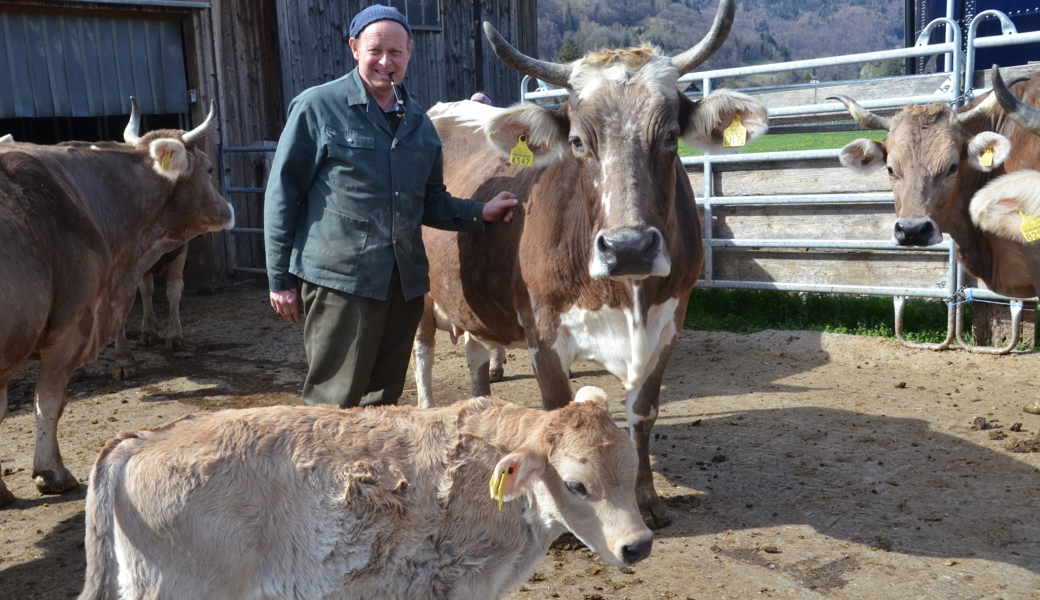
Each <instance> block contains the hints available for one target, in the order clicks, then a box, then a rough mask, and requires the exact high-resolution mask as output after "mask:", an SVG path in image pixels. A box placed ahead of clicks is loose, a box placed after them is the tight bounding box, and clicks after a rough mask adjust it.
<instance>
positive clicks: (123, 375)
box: [112, 359, 137, 381]
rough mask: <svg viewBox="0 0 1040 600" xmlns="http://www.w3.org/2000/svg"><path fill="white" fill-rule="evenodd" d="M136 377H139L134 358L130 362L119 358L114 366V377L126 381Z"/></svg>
mask: <svg viewBox="0 0 1040 600" xmlns="http://www.w3.org/2000/svg"><path fill="white" fill-rule="evenodd" d="M134 377H137V365H135V364H134V361H133V359H131V360H130V361H129V362H127V361H120V360H117V361H116V364H115V366H114V367H112V379H115V380H117V381H125V380H127V379H133V378H134Z"/></svg>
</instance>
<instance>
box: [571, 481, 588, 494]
mask: <svg viewBox="0 0 1040 600" xmlns="http://www.w3.org/2000/svg"><path fill="white" fill-rule="evenodd" d="M566 485H567V490H568V491H569V492H570V493H572V494H577V495H579V496H581V497H582V498H584V497H585V496H588V495H589V492H588V490H586V489H585V486H584V485H582V484H581V483H579V482H577V481H568V482H567V484H566Z"/></svg>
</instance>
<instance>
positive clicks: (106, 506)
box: [79, 433, 137, 600]
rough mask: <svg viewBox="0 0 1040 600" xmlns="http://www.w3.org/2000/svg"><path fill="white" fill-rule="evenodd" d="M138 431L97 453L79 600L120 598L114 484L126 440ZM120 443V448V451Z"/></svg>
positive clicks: (120, 472) (120, 471)
mask: <svg viewBox="0 0 1040 600" xmlns="http://www.w3.org/2000/svg"><path fill="white" fill-rule="evenodd" d="M136 438H137V434H134V433H124V434H122V435H120V436H119V437H116V438H114V439H111V440H109V441H108V442H107V443H106V444H105V446H104V448H102V449H101V453H100V454H99V455H98V459H97V461H96V462H95V463H94V468H93V469H92V470H91V472H90V487H89V488H87V507H86V517H87V518H86V521H87V522H86V530H87V532H86V541H85V546H86V554H87V576H86V581H85V582H84V584H83V592H82V593H80V595H79V600H116V599H117V598H119V582H118V576H119V566H118V564H117V562H116V548H115V538H116V536H115V500H116V486H117V485H118V483H119V480H120V479H121V478H122V475H123V469H124V468H125V466H126V461H127V459H128V458H129V457H130V456H131V453H130V452H127V450H129V448H127V446H129V445H130V444H126V443H124V442H126V441H127V440H129V439H136ZM120 444H123V451H119V450H120Z"/></svg>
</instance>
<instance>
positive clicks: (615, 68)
mask: <svg viewBox="0 0 1040 600" xmlns="http://www.w3.org/2000/svg"><path fill="white" fill-rule="evenodd" d="M733 12H734V3H733V1H732V0H723V1H722V2H721V4H720V7H719V12H718V14H717V15H716V18H715V22H714V23H713V25H712V27H711V29H710V31H709V32H708V34H707V36H706V37H705V38H704V40H702V41H701V42H700V43H699V44H697V45H696V46H695V47H694V48H692V49H690V50H688V51H687V52H685V53H683V54H681V55H679V56H676V57H672V58H669V57H667V56H660V55H658V54H657V53H656V51H654V50H653V49H651V48H648V47H643V48H634V49H627V50H612V51H603V52H600V53H596V54H592V55H590V56H586V57H585V58H583V59H581V60H579V61H577V62H575V63H572V64H569V65H561V64H556V63H547V62H542V61H538V60H535V59H532V58H530V57H527V56H524V55H523V54H521V53H520V52H518V51H517V50H516V49H515V48H513V47H512V46H510V45H509V44H508V43H507V42H506V41H505V40H503V39H502V37H501V36H500V35H499V34H498V32H497V31H495V29H494V28H493V27H491V25H490V24H487V23H485V25H484V30H485V33H486V34H487V36H488V39H489V40H490V41H491V45H492V47H493V48H494V50H495V53H496V54H497V55H498V56H499V58H501V59H502V61H503V62H505V63H506V64H507V65H509V66H511V67H512V68H514V69H516V70H518V71H520V72H521V73H524V74H527V75H531V76H532V77H537V78H538V79H541V80H543V81H547V82H549V83H552V84H554V85H558V86H565V87H567V88H568V89H569V90H570V91H571V95H570V99H569V100H568V101H567V102H566V103H565V104H564V105H563V106H562V107H561V108H560V109H558V110H550V109H547V108H544V107H541V106H538V105H536V104H532V103H528V104H522V105H516V106H513V107H511V108H508V109H505V110H499V109H495V108H492V107H488V106H485V105H482V104H479V103H476V102H469V101H463V102H460V103H455V104H449V105H438V106H435V107H433V108H432V109H431V110H430V116H431V117H432V118H433V122H434V125H435V126H436V127H437V131H438V133H439V134H440V137H441V140H442V142H443V145H444V173H445V183H446V184H447V186H448V189H450V190H452V193H454V194H458V195H462V196H468V197H472V198H477V199H488V198H490V197H491V190H493V189H496V188H500V189H508V190H511V191H512V192H514V193H515V194H516V195H517V196H518V197H519V198H520V203H521V205H520V210H519V211H518V215H517V217H516V219H515V220H514V222H513V224H512V225H511V226H510V227H500V228H495V229H494V230H492V231H491V232H490V233H488V234H483V235H482V234H465V233H463V234H454V233H440V232H438V231H435V230H433V229H424V230H423V241H424V243H425V244H426V247H427V254H428V255H429V257H430V279H431V291H430V294H431V297H432V298H433V300H434V302H435V303H436V307H437V311H438V313H440V314H443V315H444V318H445V319H446V321H448V322H450V323H454V324H456V325H458V326H459V327H461V328H462V329H463V330H465V331H467V332H468V333H469V334H470V335H471V336H473V337H474V338H476V339H477V340H479V341H480V343H481V344H485V345H487V346H489V347H490V346H494V345H499V346H506V347H515V346H522V347H527V348H528V350H529V352H530V354H531V362H532V364H533V366H534V371H535V377H536V378H537V381H538V387H539V390H540V392H541V397H542V406H543V407H544V408H546V409H555V408H559V407H561V406H564V405H566V404H567V403H568V402H570V400H571V396H572V392H571V386H570V381H569V378H568V370H569V367H570V365H571V364H572V363H573V362H574V361H575V360H592V361H595V362H597V363H599V364H601V365H603V366H604V368H606V369H607V370H608V371H610V372H611V373H613V374H614V375H615V376H616V377H618V378H619V379H620V380H621V381H622V383H623V384H624V386H625V389H626V390H628V397H627V414H628V423H629V428H630V434H631V436H632V438H633V439H634V440H635V442H636V447H637V448H638V449H639V477H638V479H637V487H636V494H637V498H638V500H639V506H640V508H641V509H642V510H643V514H644V518H645V519H646V520H647V522H648V523H650V524H651V525H652V526H662V525H665V524H667V523H668V516H667V513H666V511H665V509H664V506H663V504H662V502H661V500H660V498H658V496H657V492H656V491H655V489H654V483H653V474H652V472H651V470H650V452H649V445H650V430H651V428H652V427H653V424H654V422H655V420H656V419H657V409H658V402H659V399H660V393H661V380H662V377H663V375H664V370H665V367H666V366H667V364H668V358H669V357H670V356H671V353H672V350H673V348H674V347H675V343H676V340H677V339H678V333H679V330H680V329H681V328H682V324H683V319H684V316H685V314H686V304H687V302H688V300H689V294H690V291H691V289H692V288H693V285H694V283H696V281H697V278H698V275H699V274H700V270H701V263H702V261H703V258H704V249H703V245H702V230H701V222H700V218H699V217H698V214H697V206H696V204H695V202H694V195H693V190H692V188H691V187H690V181H689V176H688V175H687V174H686V171H685V169H684V168H683V165H682V163H681V161H680V160H679V155H678V152H677V148H678V141H679V139H680V138H682V139H684V140H685V141H686V142H687V143H688V144H691V145H695V146H702V147H703V146H707V147H714V148H721V146H722V139H723V134H724V131H725V130H726V129H727V128H728V127H730V126H731V123H732V122H733V121H734V117H735V116H739V117H740V119H741V121H742V122H743V125H744V126H745V127H746V128H747V129H748V130H750V132H751V135H752V136H753V135H757V134H760V133H762V132H764V130H765V121H766V111H765V108H764V107H763V106H762V105H761V104H760V103H758V102H756V101H755V100H753V99H751V98H750V97H748V96H745V95H743V94H738V93H734V92H729V91H719V92H715V93H713V94H711V95H709V96H708V97H707V98H705V99H703V100H701V101H698V102H693V101H691V100H689V99H688V98H686V96H684V95H683V94H681V93H679V92H678V91H677V89H676V80H677V79H678V78H679V76H681V75H683V74H684V73H687V72H689V71H691V70H693V69H694V68H695V67H696V66H697V65H699V64H701V63H702V62H703V61H704V60H706V59H707V58H708V57H709V56H711V54H712V53H713V52H714V51H715V50H716V49H717V48H718V47H719V46H721V45H722V43H723V41H724V40H725V38H726V35H727V33H728V32H729V29H730V26H731V25H732V23H733ZM520 140H523V141H524V143H525V144H526V146H527V147H529V148H530V150H531V152H532V154H533V160H532V161H531V162H532V163H533V166H531V167H523V166H517V165H515V164H510V162H509V160H508V157H509V156H510V153H511V150H512V149H513V148H514V147H517V146H518V145H519V141H520ZM496 153H499V154H501V156H502V157H504V158H499V157H498V156H496V155H495V154H496ZM432 340H433V338H432V333H431V332H430V331H429V329H428V328H427V329H426V330H420V332H419V334H418V336H417V348H418V349H420V350H421V349H422V348H421V347H422V346H425V345H429V344H432V343H433V341H432ZM417 354H418V353H417ZM417 362H418V361H417ZM474 362H476V361H474ZM480 362H482V363H486V362H487V359H486V358H485V359H484V360H483V361H480ZM421 377H428V375H424V374H422V373H418V374H417V378H421ZM483 391H486V390H477V391H476V393H477V394H479V393H481V392H483Z"/></svg>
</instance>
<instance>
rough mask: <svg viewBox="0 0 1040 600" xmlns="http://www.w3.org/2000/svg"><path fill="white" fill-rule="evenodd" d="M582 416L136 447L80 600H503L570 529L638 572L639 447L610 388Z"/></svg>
mask: <svg viewBox="0 0 1040 600" xmlns="http://www.w3.org/2000/svg"><path fill="white" fill-rule="evenodd" d="M576 400H577V402H575V403H572V404H570V405H568V406H566V407H564V408H561V409H560V410H556V411H553V412H544V411H540V410H534V409H529V408H523V407H520V406H516V405H514V404H511V403H508V402H503V401H500V400H495V399H491V398H475V399H472V400H467V401H463V402H460V403H458V404H455V405H453V406H449V407H444V408H436V409H430V410H418V409H415V408H412V407H380V408H364V409H352V410H339V409H332V408H313V407H302V406H293V407H290V406H278V407H270V408H258V409H246V410H227V411H222V412H216V413H208V414H196V415H189V416H187V417H185V418H182V419H180V420H178V421H175V422H173V423H170V424H169V425H166V426H163V427H160V428H157V429H151V430H142V431H138V432H135V433H128V434H123V435H121V436H120V437H118V438H116V439H114V440H111V441H109V442H108V443H107V444H106V445H105V447H104V448H103V449H102V450H101V454H100V456H98V459H97V462H96V463H95V465H94V470H93V471H92V473H91V483H90V488H89V490H88V492H87V509H86V511H87V517H86V519H87V524H86V531H87V533H86V553H87V574H86V585H85V587H84V591H83V593H82V594H81V595H80V600H100V599H103V598H116V597H121V598H145V597H147V598H163V599H164V600H176V599H181V598H183V599H185V600H187V599H192V600H195V599H199V598H214V599H215V598H220V599H222V600H238V599H246V598H250V599H252V598H292V599H297V600H304V599H319V598H321V599H333V598H336V599H349V598H357V599H362V598H363V599H365V600H372V599H375V598H397V599H401V600H405V599H408V600H415V599H423V598H430V599H432V598H474V599H476V598H480V599H485V598H487V599H492V598H501V597H502V596H504V595H505V594H506V593H508V592H509V591H511V590H514V589H516V588H517V587H519V586H520V585H521V584H522V583H523V582H524V581H526V580H527V578H528V577H530V575H531V574H532V573H533V571H534V569H535V567H536V566H537V565H538V563H539V562H541V560H542V559H543V558H544V556H545V553H546V551H547V550H548V548H549V545H550V544H551V543H552V541H553V540H554V539H556V537H557V536H559V535H560V534H561V533H563V532H564V531H567V530H570V531H572V532H573V533H574V534H575V535H576V536H578V538H580V539H581V540H582V541H583V542H585V543H586V544H587V545H588V546H589V547H590V548H591V549H593V550H594V551H596V552H598V553H599V554H600V556H602V557H603V559H604V560H606V561H607V562H609V563H611V564H614V565H630V564H632V563H635V562H638V561H640V560H642V559H644V558H646V557H647V556H648V555H649V554H650V549H651V546H652V543H653V539H652V534H651V532H650V530H649V529H647V528H646V526H645V525H644V524H643V522H642V520H641V518H640V514H639V508H638V506H637V505H636V497H635V480H636V469H637V458H636V448H635V444H634V443H633V442H632V440H630V439H629V438H628V437H627V436H626V435H624V433H622V431H621V430H620V429H618V427H617V426H616V425H615V424H614V421H613V419H612V418H611V416H610V413H609V411H608V410H607V404H606V400H605V399H604V396H603V391H602V390H600V389H598V388H590V387H587V388H582V389H581V390H580V391H579V392H578V395H577V398H576ZM489 479H490V480H491V481H492V499H491V500H489V499H488V480H489ZM502 479H504V483H502V484H501V486H495V485H494V484H495V483H496V482H498V481H500V480H502ZM496 491H497V492H498V494H497V495H498V497H499V498H501V499H502V500H504V501H505V503H504V504H503V503H502V501H497V502H496V501H495V496H496Z"/></svg>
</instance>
